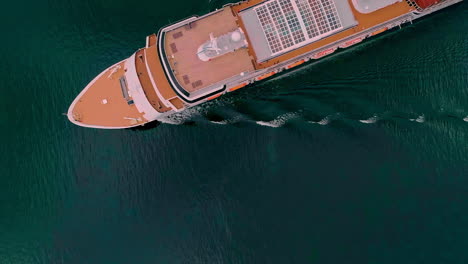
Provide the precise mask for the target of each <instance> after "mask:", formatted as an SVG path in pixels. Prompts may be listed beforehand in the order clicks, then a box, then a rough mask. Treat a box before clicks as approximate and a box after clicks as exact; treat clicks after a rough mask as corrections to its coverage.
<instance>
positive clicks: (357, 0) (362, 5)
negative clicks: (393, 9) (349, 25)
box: [353, 0, 403, 14]
mask: <svg viewBox="0 0 468 264" xmlns="http://www.w3.org/2000/svg"><path fill="white" fill-rule="evenodd" d="M401 1H403V0H353V5H354V7H355V8H356V10H357V11H359V12H360V13H363V14H368V13H372V12H374V11H377V10H379V9H382V8H384V7H386V6H389V5H393V4H395V3H398V2H401Z"/></svg>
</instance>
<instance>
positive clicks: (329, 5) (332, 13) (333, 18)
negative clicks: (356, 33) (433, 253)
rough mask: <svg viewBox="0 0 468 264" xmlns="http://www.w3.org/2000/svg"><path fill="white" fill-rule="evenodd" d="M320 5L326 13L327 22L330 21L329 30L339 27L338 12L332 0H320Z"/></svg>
mask: <svg viewBox="0 0 468 264" xmlns="http://www.w3.org/2000/svg"><path fill="white" fill-rule="evenodd" d="M322 6H323V9H324V10H325V14H326V15H327V18H328V22H329V23H330V28H331V30H335V29H337V28H340V27H341V22H340V19H339V18H338V12H337V11H336V6H335V3H334V2H333V0H322Z"/></svg>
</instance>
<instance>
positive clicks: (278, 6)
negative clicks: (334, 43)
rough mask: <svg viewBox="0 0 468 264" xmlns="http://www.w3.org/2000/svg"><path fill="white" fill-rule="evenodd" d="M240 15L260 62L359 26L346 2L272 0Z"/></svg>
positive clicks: (338, 0) (332, 0) (339, 0)
mask: <svg viewBox="0 0 468 264" xmlns="http://www.w3.org/2000/svg"><path fill="white" fill-rule="evenodd" d="M240 16H241V17H242V19H243V21H244V25H245V28H246V30H247V34H248V36H249V39H250V42H251V44H252V46H253V49H254V51H255V53H256V55H257V59H258V61H260V62H261V61H265V60H268V59H270V58H272V57H276V56H278V55H281V54H284V53H286V52H288V51H291V50H294V49H297V48H299V47H302V46H304V45H307V44H309V43H312V42H314V41H317V40H319V39H323V38H325V37H327V36H330V35H333V34H335V33H337V32H339V31H342V30H344V29H347V28H349V27H351V26H354V25H356V24H357V22H356V21H355V19H354V16H353V13H352V11H351V7H350V6H349V4H348V2H347V1H343V0H269V1H266V2H263V3H261V4H259V5H256V6H254V7H251V8H249V9H246V10H243V11H242V12H240Z"/></svg>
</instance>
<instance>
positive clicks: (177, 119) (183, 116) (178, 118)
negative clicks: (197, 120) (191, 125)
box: [159, 107, 201, 125]
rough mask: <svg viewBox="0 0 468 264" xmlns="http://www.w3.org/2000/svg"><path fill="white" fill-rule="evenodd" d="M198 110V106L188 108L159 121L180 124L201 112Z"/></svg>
mask: <svg viewBox="0 0 468 264" xmlns="http://www.w3.org/2000/svg"><path fill="white" fill-rule="evenodd" d="M200 111H201V110H200V108H198V107H195V108H189V109H186V110H184V111H182V112H180V113H175V114H173V115H170V116H166V117H164V118H162V119H161V120H159V121H161V122H162V123H165V124H171V125H182V124H183V123H185V122H186V121H187V120H190V118H191V117H193V116H196V115H199V114H201V112H200Z"/></svg>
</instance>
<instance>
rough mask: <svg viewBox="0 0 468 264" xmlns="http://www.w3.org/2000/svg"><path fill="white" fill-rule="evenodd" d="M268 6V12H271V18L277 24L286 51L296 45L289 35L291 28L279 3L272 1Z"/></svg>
mask: <svg viewBox="0 0 468 264" xmlns="http://www.w3.org/2000/svg"><path fill="white" fill-rule="evenodd" d="M267 6H268V11H270V15H271V17H272V18H273V21H274V22H275V26H276V28H277V30H278V33H279V37H280V39H281V42H282V43H283V47H284V48H285V49H286V48H289V47H291V46H292V45H294V42H293V40H292V38H291V35H290V34H289V28H288V25H287V24H286V19H285V17H284V15H283V12H282V11H281V9H280V6H279V5H278V2H276V1H272V2H270V3H268V4H267Z"/></svg>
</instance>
